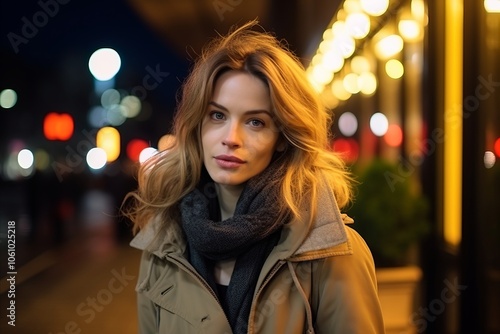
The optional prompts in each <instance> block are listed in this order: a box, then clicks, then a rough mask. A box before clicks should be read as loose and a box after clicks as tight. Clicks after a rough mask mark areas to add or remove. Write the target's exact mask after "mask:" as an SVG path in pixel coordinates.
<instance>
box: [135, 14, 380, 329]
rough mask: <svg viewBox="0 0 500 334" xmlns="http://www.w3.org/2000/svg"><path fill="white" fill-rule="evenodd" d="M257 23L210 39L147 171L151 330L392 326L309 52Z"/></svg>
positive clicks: (142, 228)
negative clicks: (167, 137)
mask: <svg viewBox="0 0 500 334" xmlns="http://www.w3.org/2000/svg"><path fill="white" fill-rule="evenodd" d="M255 25H256V23H255V22H250V23H248V24H246V25H244V26H243V27H241V28H239V29H236V30H235V31H233V32H231V33H230V34H229V35H227V36H225V37H220V38H218V39H216V40H214V41H213V42H211V43H210V44H209V45H208V47H207V48H206V49H205V51H204V52H203V54H202V55H201V57H200V58H199V60H198V61H197V62H196V64H195V66H194V68H193V70H192V72H191V74H190V75H189V77H188V78H187V80H186V82H185V83H184V86H183V91H182V96H181V100H180V103H179V106H178V110H177V113H176V116H175V120H174V135H175V140H174V141H173V143H172V144H171V147H169V148H168V149H167V150H166V151H165V152H168V153H165V154H159V155H157V156H155V157H154V158H152V159H150V160H149V161H148V162H147V163H146V164H145V165H144V166H143V167H142V168H141V170H140V174H139V187H138V190H137V191H136V192H134V193H131V194H130V195H129V198H133V199H134V207H133V208H132V211H131V212H129V216H130V217H131V219H132V221H133V222H134V224H135V225H134V228H135V232H138V234H137V235H136V237H135V238H134V240H133V241H132V243H131V244H132V246H134V247H137V248H139V249H141V250H143V257H142V260H141V265H140V273H139V278H138V285H137V292H138V303H139V306H138V307H139V323H140V330H141V333H216V334H221V333H287V334H288V333H305V332H307V333H313V332H316V333H341V334H346V333H383V331H384V329H383V321H382V316H381V311H380V306H379V301H378V297H377V285H376V280H375V271H374V264H373V260H372V256H371V253H370V251H369V249H368V248H367V246H366V244H365V243H364V241H363V240H362V238H361V237H360V236H359V235H358V234H357V233H356V232H355V231H354V230H352V229H351V228H349V227H346V226H344V222H349V218H348V217H346V216H345V215H342V214H341V213H340V211H339V207H343V206H345V205H346V204H347V203H348V202H349V200H350V196H351V192H350V191H351V187H350V182H351V179H350V176H349V174H348V172H347V170H346V168H345V166H344V164H343V163H342V160H341V159H339V157H338V156H336V155H335V154H334V153H333V152H331V151H330V150H329V149H328V146H329V145H328V142H329V138H328V135H329V131H328V129H329V126H330V120H331V115H329V113H328V112H327V111H326V110H325V109H324V108H323V107H322V106H321V104H320V103H319V101H318V98H317V96H316V94H315V92H314V90H313V89H312V88H311V87H310V86H309V84H308V82H307V79H306V77H305V73H304V70H303V68H302V66H301V65H300V63H299V62H298V61H297V59H296V58H295V57H294V56H293V55H292V54H291V53H290V52H289V51H287V50H286V49H285V48H284V47H282V46H281V45H280V43H279V42H278V41H277V40H276V39H275V38H274V37H272V36H271V35H269V34H266V33H262V32H256V31H253V30H252V28H253V27H254V26H255Z"/></svg>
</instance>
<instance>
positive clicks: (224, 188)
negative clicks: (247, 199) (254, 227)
mask: <svg viewBox="0 0 500 334" xmlns="http://www.w3.org/2000/svg"><path fill="white" fill-rule="evenodd" d="M243 187H244V185H238V186H228V185H221V184H216V185H215V189H216V190H217V196H218V197H219V206H220V213H221V218H222V220H224V219H228V218H231V217H232V216H233V215H234V210H235V209H236V203H238V199H239V198H240V195H241V192H242V191H243Z"/></svg>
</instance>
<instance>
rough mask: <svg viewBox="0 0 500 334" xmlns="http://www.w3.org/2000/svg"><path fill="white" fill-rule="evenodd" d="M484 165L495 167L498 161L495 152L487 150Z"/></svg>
mask: <svg viewBox="0 0 500 334" xmlns="http://www.w3.org/2000/svg"><path fill="white" fill-rule="evenodd" d="M483 159H484V167H486V168H488V169H489V168H493V166H495V163H496V161H497V158H496V157H495V154H494V153H493V152H491V151H486V152H484V158H483Z"/></svg>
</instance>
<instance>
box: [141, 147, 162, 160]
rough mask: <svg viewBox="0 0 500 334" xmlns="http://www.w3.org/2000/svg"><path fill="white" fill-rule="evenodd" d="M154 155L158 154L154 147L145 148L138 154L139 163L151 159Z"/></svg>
mask: <svg viewBox="0 0 500 334" xmlns="http://www.w3.org/2000/svg"><path fill="white" fill-rule="evenodd" d="M156 153H158V150H157V149H156V148H154V147H146V148H145V149H143V150H142V151H141V153H140V154H139V162H140V163H141V164H142V163H143V162H144V161H146V160H148V159H149V158H151V157H152V156H153V155H155V154H156Z"/></svg>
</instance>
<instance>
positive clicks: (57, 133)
mask: <svg viewBox="0 0 500 334" xmlns="http://www.w3.org/2000/svg"><path fill="white" fill-rule="evenodd" d="M74 127H75V125H74V122H73V117H72V116H71V115H70V114H67V113H56V112H50V113H48V114H47V115H46V116H45V119H44V121H43V134H44V136H45V138H47V139H48V140H62V141H65V140H69V139H70V138H71V136H73V130H74Z"/></svg>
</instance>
